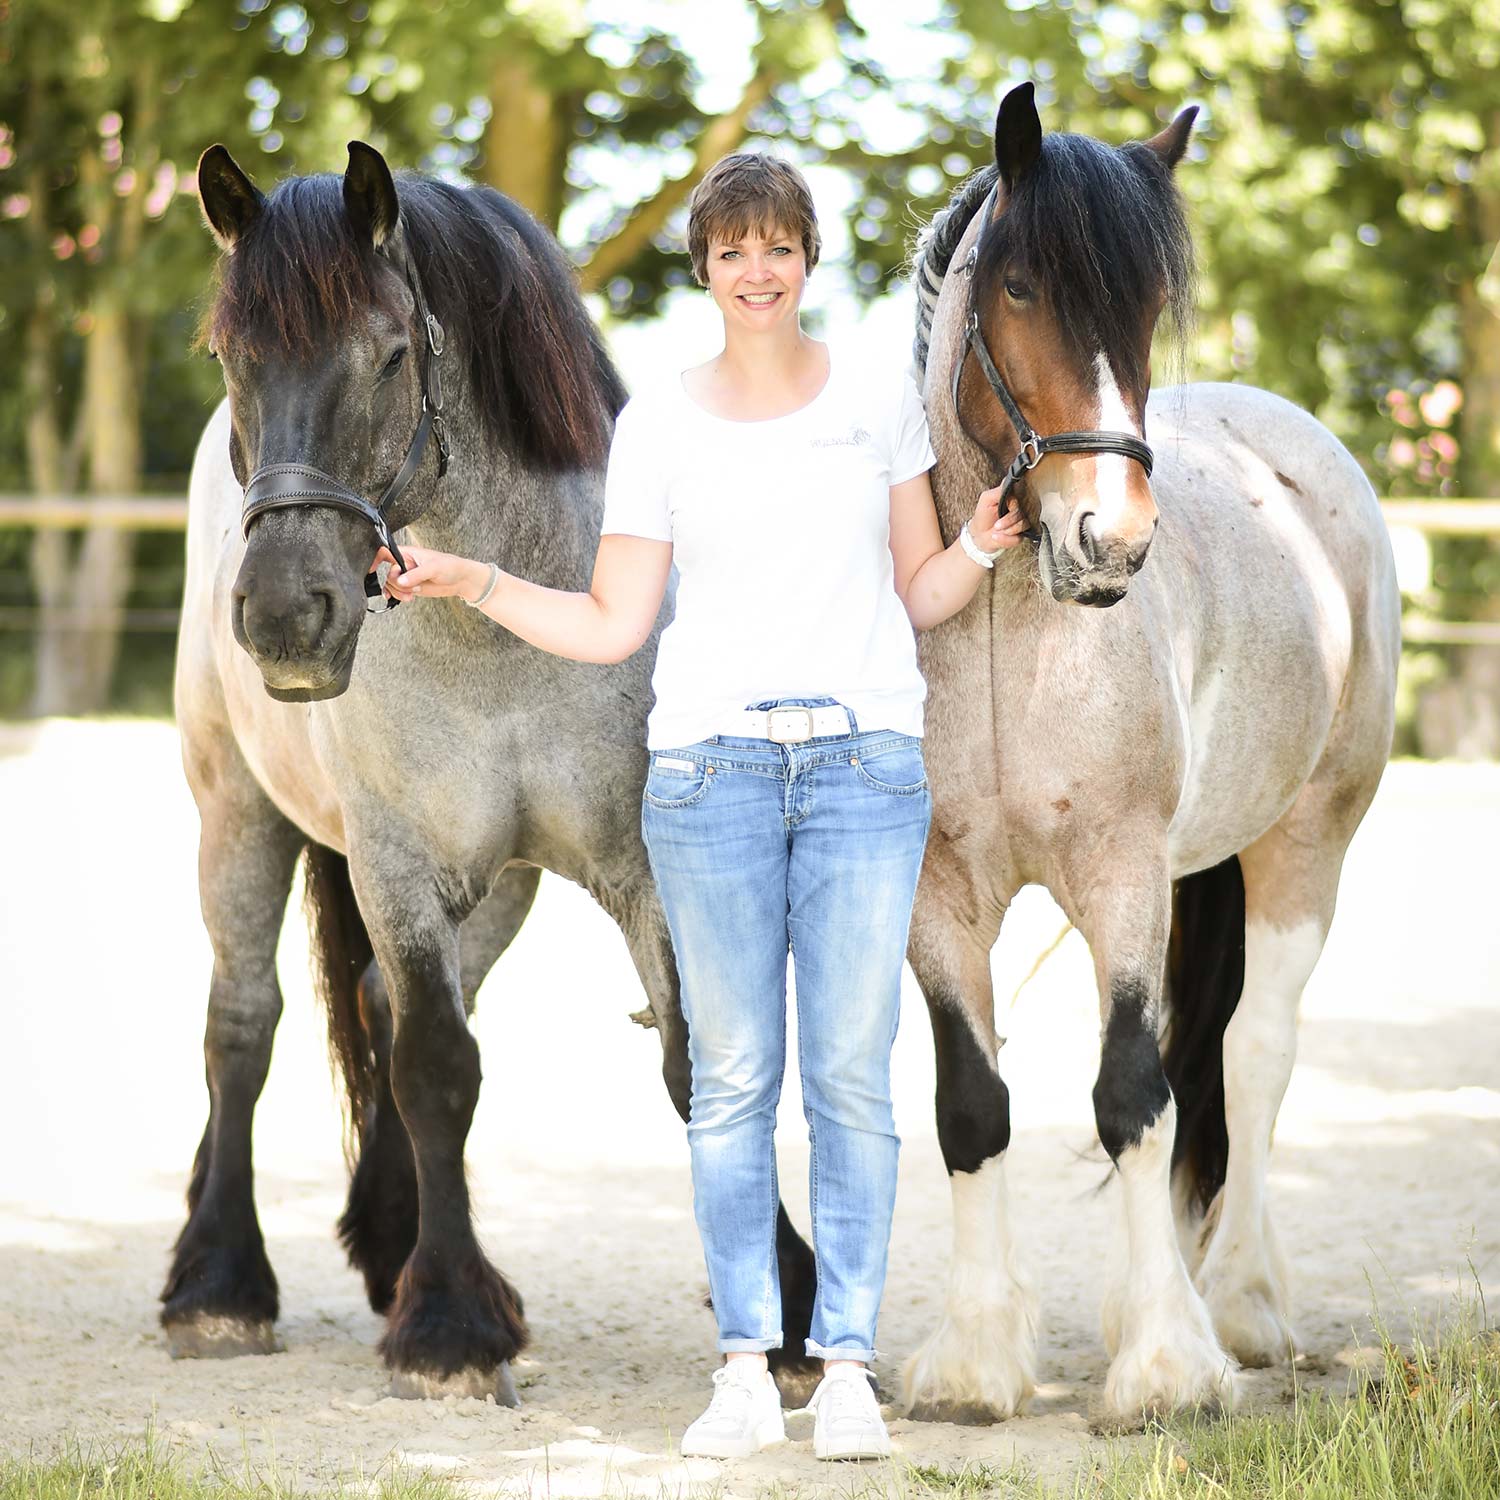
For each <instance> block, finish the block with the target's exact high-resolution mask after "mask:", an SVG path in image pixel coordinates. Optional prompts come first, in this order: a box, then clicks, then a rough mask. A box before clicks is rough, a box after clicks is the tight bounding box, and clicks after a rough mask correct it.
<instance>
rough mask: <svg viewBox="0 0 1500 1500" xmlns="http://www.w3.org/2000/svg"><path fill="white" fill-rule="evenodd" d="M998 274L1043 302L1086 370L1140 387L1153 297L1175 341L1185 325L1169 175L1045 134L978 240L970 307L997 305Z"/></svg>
mask: <svg viewBox="0 0 1500 1500" xmlns="http://www.w3.org/2000/svg"><path fill="white" fill-rule="evenodd" d="M971 217H972V215H971ZM955 243H956V240H955ZM950 254H951V252H950ZM1007 277H1009V278H1011V279H1018V278H1024V279H1025V280H1027V281H1029V282H1031V283H1032V284H1034V285H1035V286H1036V287H1037V289H1038V290H1039V292H1040V294H1041V295H1042V296H1043V297H1045V298H1046V299H1047V301H1048V303H1049V305H1050V306H1051V308H1052V311H1053V314H1054V315H1055V317H1056V319H1057V324H1058V327H1059V329H1060V331H1061V333H1062V337H1063V339H1064V340H1065V341H1066V343H1067V345H1068V347H1069V350H1070V352H1071V353H1072V355H1073V356H1074V358H1076V359H1077V360H1078V361H1079V362H1080V363H1088V362H1091V361H1092V360H1093V358H1094V357H1095V355H1096V354H1098V353H1099V352H1101V351H1102V352H1103V353H1104V354H1105V355H1107V356H1108V358H1109V361H1110V363H1111V364H1112V365H1113V366H1114V370H1115V373H1116V376H1117V378H1118V379H1119V380H1120V381H1121V383H1122V385H1124V386H1125V387H1126V388H1127V389H1128V388H1135V389H1139V388H1140V387H1141V386H1142V385H1143V384H1144V375H1145V370H1144V368H1143V366H1144V362H1145V360H1146V358H1147V355H1148V351H1147V349H1146V348H1143V345H1142V339H1141V332H1142V329H1144V328H1149V327H1151V326H1152V323H1153V321H1154V319H1155V317H1156V313H1157V299H1158V298H1161V297H1165V299H1166V307H1165V311H1166V313H1167V315H1168V318H1169V321H1170V323H1171V324H1172V328H1173V332H1174V333H1175V334H1176V335H1177V336H1178V337H1179V338H1180V337H1181V336H1182V335H1183V334H1185V333H1186V332H1187V330H1188V328H1189V327H1190V326H1191V324H1192V315H1193V301H1194V271H1193V242H1192V236H1191V235H1190V233H1189V231H1188V225H1187V216H1186V214H1185V213H1184V211H1183V206H1182V199H1181V197H1180V196H1179V194H1178V191H1177V188H1176V185H1175V184H1174V182H1173V180H1172V172H1171V169H1170V168H1169V167H1168V166H1167V164H1166V162H1164V161H1163V160H1162V158H1161V157H1160V156H1159V155H1158V154H1157V153H1156V152H1155V151H1153V150H1152V149H1151V147H1149V146H1146V145H1143V144H1142V143H1140V142H1138V141H1134V142H1131V144H1129V145H1127V146H1123V147H1120V148H1118V149H1117V148H1115V147H1113V146H1106V145H1105V144H1104V143H1103V142H1102V141H1096V140H1092V139H1090V138H1089V137H1088V136H1081V135H1048V136H1045V137H1043V140H1042V149H1041V155H1040V156H1039V157H1038V158H1037V160H1036V162H1035V163H1034V164H1033V166H1032V167H1031V168H1030V169H1029V170H1028V171H1027V172H1025V173H1024V174H1023V175H1022V177H1021V179H1020V181H1019V182H1017V184H1016V186H1015V189H1014V191H1013V192H1012V193H1011V194H1010V197H1009V200H1008V202H1007V203H1006V207H1005V212H1004V213H1003V214H1002V215H1001V216H1000V218H999V219H997V220H996V221H995V222H994V224H993V225H991V226H990V227H989V228H988V229H987V230H986V231H985V234H984V237H983V239H982V240H981V242H980V252H979V259H978V262H977V264H976V265H975V268H974V299H975V303H976V305H978V306H983V305H985V304H986V303H987V302H988V301H989V299H990V298H992V297H996V296H999V295H1000V294H1001V292H1000V282H1001V281H1002V280H1003V279H1005V278H1007Z"/></svg>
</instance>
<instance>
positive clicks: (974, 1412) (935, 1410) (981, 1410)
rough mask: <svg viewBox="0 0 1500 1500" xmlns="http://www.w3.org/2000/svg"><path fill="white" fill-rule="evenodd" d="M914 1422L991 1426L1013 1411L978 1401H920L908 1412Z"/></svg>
mask: <svg viewBox="0 0 1500 1500" xmlns="http://www.w3.org/2000/svg"><path fill="white" fill-rule="evenodd" d="M907 1415H908V1416H909V1417H910V1418H911V1419H912V1421H913V1422H952V1423H953V1425H954V1426H956V1427H989V1426H991V1425H993V1424H994V1423H996V1422H1004V1421H1006V1420H1008V1419H1009V1418H1010V1417H1012V1416H1013V1415H1014V1413H1013V1412H1008V1411H997V1410H996V1409H995V1408H994V1407H993V1406H986V1405H984V1404H983V1403H982V1402H978V1401H918V1402H917V1403H916V1405H914V1406H913V1407H912V1409H911V1410H910V1411H909V1412H908V1413H907Z"/></svg>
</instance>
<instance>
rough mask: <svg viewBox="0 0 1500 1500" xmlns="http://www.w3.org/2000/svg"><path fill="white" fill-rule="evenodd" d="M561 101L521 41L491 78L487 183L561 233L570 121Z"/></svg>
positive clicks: (486, 139) (486, 140) (484, 168)
mask: <svg viewBox="0 0 1500 1500" xmlns="http://www.w3.org/2000/svg"><path fill="white" fill-rule="evenodd" d="M559 103H560V100H559V98H558V96H557V95H555V94H554V93H553V92H552V91H551V90H550V89H547V88H544V87H543V86H542V84H541V82H540V81H539V80H538V78H537V75H536V58H535V57H534V55H533V54H532V53H531V50H530V49H529V48H527V47H524V46H522V45H520V44H519V43H518V42H513V43H512V49H511V50H508V51H507V52H506V53H504V54H503V55H502V57H501V59H500V61H498V62H497V63H496V64H495V67H494V70H493V72H492V73H491V76H490V118H489V123H488V124H487V125H486V126H485V131H484V162H483V165H482V167H481V171H482V173H483V177H484V181H485V182H487V183H488V184H489V185H490V186H491V187H492V188H497V189H499V191H500V192H502V193H504V194H505V195H506V196H507V197H509V198H514V199H515V200H516V202H517V203H519V204H520V205H521V207H522V208H524V209H526V210H528V211H529V212H530V213H531V214H532V215H534V216H535V217H536V218H537V219H539V220H540V221H541V222H542V223H543V224H545V225H546V226H547V228H548V229H550V230H552V232H553V233H554V234H555V233H556V232H557V221H558V218H559V217H560V216H561V214H562V202H563V173H564V171H565V170H566V167H567V149H568V142H567V140H566V139H565V131H564V127H565V125H566V123H567V122H566V121H565V120H564V118H563V116H562V112H561V110H560V109H559Z"/></svg>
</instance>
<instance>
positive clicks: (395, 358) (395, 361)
mask: <svg viewBox="0 0 1500 1500" xmlns="http://www.w3.org/2000/svg"><path fill="white" fill-rule="evenodd" d="M405 358H406V345H405V344H403V345H402V346H401V347H400V348H399V349H397V350H395V351H394V352H393V353H392V355H391V357H390V358H389V359H388V360H386V362H385V365H384V366H383V367H382V369H381V371H380V376H381V379H382V380H383V379H385V378H386V377H387V376H388V375H394V374H395V373H396V371H397V370H399V369H400V368H401V361H402V360H403V359H405Z"/></svg>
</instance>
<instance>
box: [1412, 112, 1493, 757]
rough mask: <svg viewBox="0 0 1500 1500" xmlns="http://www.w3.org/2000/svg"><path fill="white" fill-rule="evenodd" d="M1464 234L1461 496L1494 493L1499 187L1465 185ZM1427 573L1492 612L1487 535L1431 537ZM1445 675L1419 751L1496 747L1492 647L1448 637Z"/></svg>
mask: <svg viewBox="0 0 1500 1500" xmlns="http://www.w3.org/2000/svg"><path fill="white" fill-rule="evenodd" d="M1490 128H1491V138H1490V142H1489V151H1490V155H1491V156H1492V157H1493V156H1494V155H1495V154H1496V153H1500V112H1497V113H1496V114H1495V115H1494V116H1492V118H1491V122H1490ZM1469 208H1470V214H1469V224H1470V234H1471V236H1472V240H1471V244H1472V245H1473V248H1475V249H1476V250H1478V253H1479V254H1481V255H1483V254H1488V255H1489V264H1488V266H1487V267H1486V268H1485V270H1484V271H1482V272H1481V273H1480V275H1479V276H1478V277H1477V278H1476V279H1474V280H1473V281H1464V282H1462V283H1460V285H1459V290H1458V327H1459V341H1460V344H1461V347H1462V349H1463V372H1462V375H1461V377H1460V382H1461V385H1462V388H1463V393H1464V404H1463V410H1462V411H1461V412H1460V414H1459V460H1458V478H1459V490H1460V493H1461V494H1463V495H1465V496H1469V497H1471V498H1475V499H1479V498H1493V497H1495V496H1500V247H1497V243H1496V242H1497V240H1500V187H1497V186H1495V185H1494V184H1493V183H1488V182H1487V183H1485V185H1484V186H1482V187H1478V188H1476V189H1475V190H1474V193H1473V196H1472V198H1471V200H1470V204H1469ZM1432 561H1433V569H1434V573H1435V574H1436V575H1437V576H1438V577H1439V578H1441V579H1442V583H1441V584H1440V585H1439V588H1440V591H1445V592H1447V593H1448V597H1447V598H1446V599H1445V601H1444V611H1445V613H1448V614H1450V615H1453V616H1455V617H1457V618H1460V619H1465V620H1485V619H1488V620H1496V619H1500V594H1497V592H1496V588H1495V584H1496V579H1497V577H1500V553H1497V549H1496V545H1495V541H1494V539H1493V538H1485V537H1435V538H1434V539H1433V543H1432ZM1451 668H1452V675H1451V676H1450V677H1449V678H1447V679H1446V680H1444V681H1442V682H1439V683H1437V684H1435V685H1434V686H1433V687H1431V688H1429V689H1428V690H1427V692H1426V693H1424V694H1423V696H1422V701H1421V703H1420V704H1419V706H1418V713H1417V739H1418V746H1419V748H1420V750H1421V752H1422V754H1424V755H1429V756H1447V757H1454V758H1457V759H1460V760H1476V759H1491V758H1493V757H1495V756H1497V755H1500V648H1496V647H1494V646H1464V647H1455V648H1454V649H1453V651H1452V661H1451Z"/></svg>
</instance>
